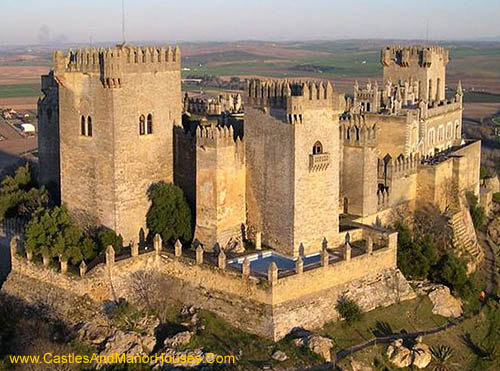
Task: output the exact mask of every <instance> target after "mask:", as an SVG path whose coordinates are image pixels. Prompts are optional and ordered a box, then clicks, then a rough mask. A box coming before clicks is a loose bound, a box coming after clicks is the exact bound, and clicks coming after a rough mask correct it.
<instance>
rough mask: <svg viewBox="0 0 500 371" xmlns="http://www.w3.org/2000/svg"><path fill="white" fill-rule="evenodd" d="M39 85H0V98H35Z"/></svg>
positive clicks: (37, 94) (38, 92)
mask: <svg viewBox="0 0 500 371" xmlns="http://www.w3.org/2000/svg"><path fill="white" fill-rule="evenodd" d="M40 94H41V93H40V84H17V85H0V98H20V97H37V96H39V95H40Z"/></svg>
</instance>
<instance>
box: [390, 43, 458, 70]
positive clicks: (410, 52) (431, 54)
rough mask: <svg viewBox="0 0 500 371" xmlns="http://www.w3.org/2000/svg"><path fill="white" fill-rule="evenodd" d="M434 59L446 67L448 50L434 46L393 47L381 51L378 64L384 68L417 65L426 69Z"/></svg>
mask: <svg viewBox="0 0 500 371" xmlns="http://www.w3.org/2000/svg"><path fill="white" fill-rule="evenodd" d="M436 58H437V59H439V60H440V61H441V62H442V63H443V64H444V65H447V64H448V62H449V50H448V49H445V48H443V47H440V46H435V45H432V46H423V45H414V46H401V45H393V46H388V47H386V48H384V49H382V52H381V57H380V62H381V63H382V65H383V66H385V67H388V66H390V65H399V66H401V67H409V66H410V65H417V64H418V65H419V66H420V67H423V68H428V67H430V66H431V65H432V63H433V61H435V60H436Z"/></svg>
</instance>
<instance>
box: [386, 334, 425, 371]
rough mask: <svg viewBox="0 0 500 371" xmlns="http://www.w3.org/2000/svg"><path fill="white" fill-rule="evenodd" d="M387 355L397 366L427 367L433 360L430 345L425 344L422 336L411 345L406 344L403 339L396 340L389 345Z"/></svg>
mask: <svg viewBox="0 0 500 371" xmlns="http://www.w3.org/2000/svg"><path fill="white" fill-rule="evenodd" d="M386 355H387V358H388V359H389V361H390V362H391V363H392V364H393V365H394V366H395V367H397V368H404V367H410V366H413V367H416V368H426V367H427V366H428V365H429V363H431V360H432V355H431V352H430V349H429V346H428V345H426V344H423V343H422V342H421V338H420V339H419V338H417V342H416V344H415V345H413V346H411V347H406V346H404V345H403V340H402V339H398V340H395V341H393V342H392V343H391V344H390V345H389V346H388V347H387V351H386Z"/></svg>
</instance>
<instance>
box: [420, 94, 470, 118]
mask: <svg viewBox="0 0 500 371" xmlns="http://www.w3.org/2000/svg"><path fill="white" fill-rule="evenodd" d="M462 107H463V104H462V97H461V96H458V97H455V98H452V99H450V100H444V101H441V102H438V101H433V102H432V103H431V104H426V103H425V102H422V103H421V104H420V106H419V108H420V117H421V118H422V119H428V118H431V117H436V116H440V115H444V114H446V113H449V112H454V111H458V110H461V109H462Z"/></svg>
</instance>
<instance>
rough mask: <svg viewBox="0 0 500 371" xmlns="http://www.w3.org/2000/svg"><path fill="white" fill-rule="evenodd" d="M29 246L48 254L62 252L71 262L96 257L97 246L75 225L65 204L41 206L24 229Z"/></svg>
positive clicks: (53, 256) (42, 253)
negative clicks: (47, 207)
mask: <svg viewBox="0 0 500 371" xmlns="http://www.w3.org/2000/svg"><path fill="white" fill-rule="evenodd" d="M25 246H26V250H27V251H29V252H31V253H32V254H34V255H41V256H45V257H47V258H56V257H59V256H61V257H62V258H63V259H67V260H68V261H69V262H70V263H72V264H75V265H76V264H78V263H80V262H81V261H82V260H83V259H86V260H90V259H92V258H93V257H95V253H96V247H95V244H94V243H93V242H92V240H90V239H89V238H87V237H85V236H84V235H83V234H82V232H81V231H80V230H79V229H78V228H76V227H75V226H74V225H73V224H72V222H71V219H70V216H69V213H68V211H67V210H66V208H65V207H64V206H63V207H55V208H54V209H39V210H38V211H37V212H36V213H35V214H34V215H33V217H32V218H31V220H30V221H29V223H28V225H27V226H26V229H25Z"/></svg>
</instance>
